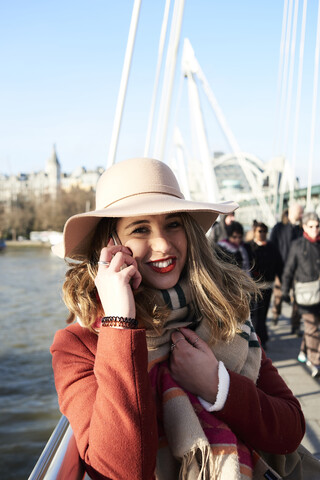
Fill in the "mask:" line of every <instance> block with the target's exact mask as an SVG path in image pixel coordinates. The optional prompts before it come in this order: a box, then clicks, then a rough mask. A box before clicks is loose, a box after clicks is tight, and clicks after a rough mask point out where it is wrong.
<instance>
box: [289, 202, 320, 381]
mask: <svg viewBox="0 0 320 480" xmlns="http://www.w3.org/2000/svg"><path fill="white" fill-rule="evenodd" d="M303 230H304V233H303V236H302V237H301V238H298V239H297V240H295V241H294V242H292V245H291V248H290V251H289V255H288V258H287V263H286V266H285V269H284V272H283V274H282V291H283V300H284V301H290V297H289V291H290V289H291V287H293V288H294V292H295V297H296V301H297V303H298V304H299V310H300V312H301V313H302V318H303V320H304V332H305V334H304V342H303V344H302V346H301V347H300V354H299V357H300V355H301V354H302V353H304V352H306V355H307V358H306V360H307V365H308V367H310V370H311V375H312V376H313V377H318V376H319V375H320V330H319V325H320V298H319V276H320V229H319V217H318V215H317V214H316V213H315V212H309V213H305V214H304V215H303ZM295 282H299V283H300V287H301V286H304V287H303V288H304V292H303V293H302V294H300V295H299V290H298V286H299V284H295ZM313 285H314V288H313ZM300 293H301V292H300ZM299 357H298V360H300V358H299ZM300 361H302V360H300Z"/></svg>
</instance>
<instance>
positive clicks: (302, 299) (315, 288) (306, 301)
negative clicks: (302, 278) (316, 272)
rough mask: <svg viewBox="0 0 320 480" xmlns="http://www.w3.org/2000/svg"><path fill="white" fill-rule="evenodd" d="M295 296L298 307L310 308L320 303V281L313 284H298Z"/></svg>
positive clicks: (295, 287)
mask: <svg viewBox="0 0 320 480" xmlns="http://www.w3.org/2000/svg"><path fill="white" fill-rule="evenodd" d="M294 296H295V299H296V302H297V304H298V305H302V306H304V305H305V306H310V305H316V304H317V303H320V279H318V280H314V281H313V282H303V283H302V282H296V283H295V286H294Z"/></svg>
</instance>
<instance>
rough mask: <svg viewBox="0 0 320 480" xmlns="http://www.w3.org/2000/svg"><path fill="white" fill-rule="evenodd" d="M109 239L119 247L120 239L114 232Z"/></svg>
mask: <svg viewBox="0 0 320 480" xmlns="http://www.w3.org/2000/svg"><path fill="white" fill-rule="evenodd" d="M111 238H112V240H113V243H114V244H115V245H121V242H120V238H119V237H118V234H117V232H116V231H115V230H114V231H113V232H112V233H111Z"/></svg>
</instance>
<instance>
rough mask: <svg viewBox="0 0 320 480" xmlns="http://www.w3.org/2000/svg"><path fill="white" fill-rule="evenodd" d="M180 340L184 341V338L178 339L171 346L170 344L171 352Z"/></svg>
mask: <svg viewBox="0 0 320 480" xmlns="http://www.w3.org/2000/svg"><path fill="white" fill-rule="evenodd" d="M180 340H185V338H184V337H180V338H178V340H176V342H175V343H172V344H171V352H173V350H174V347H175V346H176V345H177V343H179V342H180Z"/></svg>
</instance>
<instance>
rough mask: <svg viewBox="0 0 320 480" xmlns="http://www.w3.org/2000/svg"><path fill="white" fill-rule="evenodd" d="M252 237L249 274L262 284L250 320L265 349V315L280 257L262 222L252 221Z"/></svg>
mask: <svg viewBox="0 0 320 480" xmlns="http://www.w3.org/2000/svg"><path fill="white" fill-rule="evenodd" d="M252 231H253V239H252V240H251V241H250V242H248V246H249V250H250V252H251V255H252V258H251V264H252V265H251V270H250V271H251V275H252V278H254V279H255V280H256V281H257V282H259V283H260V285H261V286H262V288H261V297H259V298H258V299H256V300H255V301H253V303H252V307H251V320H252V323H253V326H254V329H255V331H256V333H257V335H258V336H259V338H260V340H261V344H262V346H263V348H264V349H266V344H267V341H268V338H269V335H268V330H267V324H266V322H267V315H268V310H269V306H270V300H271V295H272V289H273V286H274V280H275V277H276V276H278V277H279V278H281V275H282V270H283V264H282V258H281V256H280V253H279V251H278V250H277V248H276V247H275V245H274V244H273V243H271V242H269V241H268V240H267V235H268V227H267V225H266V224H265V223H263V222H257V221H256V220H254V221H253V225H252Z"/></svg>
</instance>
